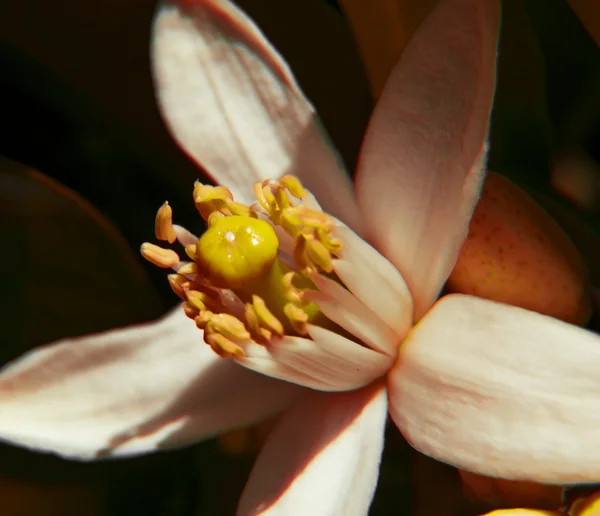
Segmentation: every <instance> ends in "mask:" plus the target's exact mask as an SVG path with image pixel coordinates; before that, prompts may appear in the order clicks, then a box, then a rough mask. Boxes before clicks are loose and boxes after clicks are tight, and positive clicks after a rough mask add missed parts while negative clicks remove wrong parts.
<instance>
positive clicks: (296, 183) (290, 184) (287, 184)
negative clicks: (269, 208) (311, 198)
mask: <svg viewBox="0 0 600 516" xmlns="http://www.w3.org/2000/svg"><path fill="white" fill-rule="evenodd" d="M279 182H280V183H281V185H282V186H283V187H284V188H286V189H287V190H288V191H289V192H290V193H291V194H292V195H293V196H294V197H296V199H303V198H304V197H306V190H305V189H304V187H303V186H302V183H301V182H300V180H299V179H298V178H297V177H296V176H289V175H288V176H283V177H282V178H281V179H280V180H279Z"/></svg>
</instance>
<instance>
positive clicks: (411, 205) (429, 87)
mask: <svg viewBox="0 0 600 516" xmlns="http://www.w3.org/2000/svg"><path fill="white" fill-rule="evenodd" d="M498 4H499V1H498V0H487V1H485V2H482V1H481V0H440V2H439V3H438V4H437V6H436V8H435V9H434V10H433V11H432V13H431V14H430V15H429V16H428V17H427V18H426V19H425V21H424V22H423V24H422V25H421V26H420V28H419V29H418V30H417V31H416V32H415V35H414V36H413V38H412V39H411V41H410V42H409V44H408V45H407V47H406V49H405V50H404V53H403V54H402V57H401V58H400V61H399V62H398V64H397V65H396V67H395V68H394V70H393V71H392V74H391V76H390V78H389V80H388V82H387V84H386V86H385V89H384V91H383V94H382V96H381V99H380V101H379V103H378V105H377V107H376V109H375V113H374V115H373V117H372V119H371V122H370V125H369V128H368V131H367V135H366V139H365V143H364V147H363V150H362V153H361V156H360V160H359V165H358V176H357V197H358V202H359V206H360V208H361V211H362V212H363V214H364V217H365V219H366V220H365V223H366V224H367V226H368V228H367V229H368V231H369V235H371V236H372V238H373V242H374V245H375V247H377V249H378V250H379V251H380V252H382V253H383V254H384V255H385V256H386V257H387V258H389V260H390V261H391V262H392V263H393V264H394V265H396V267H398V269H399V270H400V272H401V273H402V276H403V277H404V279H405V280H406V281H407V283H408V286H409V287H410V289H411V292H412V294H413V299H414V302H415V314H416V317H417V319H418V318H419V317H420V316H422V315H423V314H424V312H425V311H426V310H427V309H428V307H429V306H430V305H431V304H432V303H433V301H434V299H435V298H436V297H437V295H438V293H439V291H440V289H441V287H442V285H443V283H444V282H445V281H446V279H447V277H448V275H449V273H450V271H451V270H452V267H453V265H454V264H455V262H456V259H457V258H458V253H459V251H460V248H461V246H462V243H463V240H464V239H465V237H466V235H467V229H468V225H469V219H470V217H471V214H472V211H473V208H474V206H475V203H476V202H477V199H478V195H479V190H480V186H481V182H482V180H483V176H484V172H485V142H486V139H487V132H488V119H489V115H490V110H491V107H492V96H493V92H494V85H495V61H496V42H497V34H498V11H499V5H498Z"/></svg>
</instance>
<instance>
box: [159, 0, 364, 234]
mask: <svg viewBox="0 0 600 516" xmlns="http://www.w3.org/2000/svg"><path fill="white" fill-rule="evenodd" d="M152 57H153V59H152V66H153V73H154V78H155V83H156V88H157V95H158V100H159V104H160V108H161V110H162V113H163V115H164V117H165V120H166V122H167V123H168V125H169V128H170V129H171V132H172V134H173V136H174V137H175V139H176V140H177V141H178V143H179V144H180V145H181V146H182V147H183V149H184V150H185V151H186V152H187V153H189V154H190V155H191V156H192V157H193V158H194V159H195V160H196V161H197V162H198V163H199V164H200V165H201V166H202V167H205V168H206V170H207V172H208V173H209V174H210V175H211V176H212V177H213V178H214V179H215V180H216V181H217V182H219V183H221V184H223V185H225V186H227V187H228V188H230V189H231V190H232V192H233V193H234V195H235V196H236V200H238V201H241V202H244V203H250V202H252V201H253V200H254V196H253V195H252V188H251V187H252V185H253V183H255V182H256V181H262V180H263V179H265V178H271V179H275V178H278V177H280V176H282V175H284V174H295V175H297V176H298V177H300V179H302V181H303V182H304V184H305V186H306V187H307V188H308V189H310V190H311V191H312V192H313V193H315V194H316V195H317V197H318V199H319V201H320V202H321V204H322V205H323V206H324V207H325V208H326V209H327V210H328V211H330V212H331V213H333V214H335V215H337V216H338V217H340V218H341V219H343V220H344V221H345V222H346V223H348V224H350V225H351V226H353V227H357V226H358V224H359V222H360V220H359V218H358V214H357V210H356V208H355V203H354V197H353V192H352V185H351V183H350V180H349V178H348V176H347V174H346V172H345V170H344V167H343V164H342V162H341V159H340V158H339V156H338V154H337V152H336V151H335V150H334V149H333V148H332V145H331V142H330V141H329V138H328V136H327V135H326V133H325V131H324V129H323V127H322V126H321V123H320V122H319V120H318V118H317V116H316V114H315V112H314V109H313V107H312V106H311V105H310V103H309V102H308V101H307V100H306V98H305V97H304V95H303V94H302V92H301V91H300V89H299V87H298V85H297V84H296V81H295V79H294V77H293V76H292V73H291V72H290V70H289V68H288V66H287V64H286V63H285V62H284V61H283V59H282V58H281V56H280V55H279V54H278V53H277V51H276V50H275V49H274V48H273V47H272V46H271V45H270V43H269V42H268V41H267V40H266V39H265V37H264V36H263V34H262V33H261V32H260V30H259V29H258V27H256V25H254V23H253V22H252V21H251V20H250V19H249V18H248V17H247V16H246V15H245V14H244V13H242V12H241V11H240V10H239V9H237V7H235V6H234V5H233V4H232V3H231V2H228V1H227V0H179V1H177V0H172V1H169V2H165V3H164V4H163V5H162V6H161V7H160V9H159V11H158V13H157V15H156V18H155V21H154V33H153V39H152Z"/></svg>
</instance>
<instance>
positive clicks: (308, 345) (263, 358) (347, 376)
mask: <svg viewBox="0 0 600 516" xmlns="http://www.w3.org/2000/svg"><path fill="white" fill-rule="evenodd" d="M307 330H308V333H309V335H310V336H311V337H312V339H313V340H311V339H307V338H303V337H291V336H286V337H284V338H282V339H277V340H274V341H273V342H272V343H270V344H268V345H267V346H259V345H246V347H245V352H246V357H244V358H239V359H236V360H237V362H239V363H240V364H241V365H243V366H245V367H248V368H249V369H253V370H255V371H258V372H261V373H263V374H266V375H267V376H273V377H274V378H280V379H282V380H287V381H289V382H292V383H296V384H299V385H304V386H306V387H311V388H313V389H316V390H324V391H346V390H352V389H357V388H359V387H363V386H365V385H367V384H369V383H371V382H373V381H374V380H376V379H377V378H381V377H382V376H384V375H385V373H386V372H387V371H388V370H389V369H390V367H391V365H392V361H393V359H392V358H391V357H390V356H388V355H385V354H382V353H378V352H377V351H373V350H372V349H369V348H365V347H363V346H361V345H360V344H357V343H356V342H353V341H351V340H350V339H347V338H346V337H343V336H341V335H338V334H337V333H335V332H332V331H329V330H326V329H324V328H320V327H318V326H313V325H310V324H309V325H308V328H307Z"/></svg>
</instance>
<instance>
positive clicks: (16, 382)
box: [0, 308, 300, 459]
mask: <svg viewBox="0 0 600 516" xmlns="http://www.w3.org/2000/svg"><path fill="white" fill-rule="evenodd" d="M298 392H300V389H299V388H298V387H296V386H294V385H291V384H286V383H284V382H278V381H276V380H273V379H272V378H267V377H264V376H261V375H258V374H255V373H253V372H251V371H248V370H246V369H244V368H242V367H240V366H238V365H237V364H236V363H235V362H233V361H230V360H224V359H221V358H219V357H218V356H217V355H216V354H215V353H214V352H213V351H212V350H211V349H210V348H209V346H207V345H206V344H204V343H203V342H202V334H201V332H200V331H199V330H198V329H196V327H195V325H194V323H193V321H191V320H189V319H187V318H186V317H185V315H184V314H183V311H182V310H181V308H178V309H176V310H174V311H173V312H172V313H170V314H169V315H168V316H166V317H164V318H163V319H161V320H159V321H157V322H155V323H152V324H147V325H143V326H132V327H128V328H124V329H121V330H114V331H110V332H106V333H101V334H97V335H91V336H85V337H80V338H75V339H66V340H64V341H59V342H57V343H55V344H52V345H49V346H45V347H43V348H39V349H38V350H36V351H33V352H31V353H29V354H27V355H25V356H24V357H23V358H21V359H20V360H18V361H16V362H14V363H12V364H9V365H8V366H7V367H6V368H5V369H4V370H3V371H2V372H1V374H0V439H2V440H6V441H9V442H12V443H15V444H18V445H23V446H27V447H30V448H34V449H38V450H43V451H51V452H55V453H57V454H59V455H63V456H66V457H74V458H80V459H89V458H93V457H95V456H99V455H107V454H111V455H131V454H137V453H143V452H147V451H150V450H153V449H156V448H158V447H162V446H179V445H183V444H186V443H189V442H192V441H195V440H198V439H201V438H205V437H208V436H212V435H214V434H216V433H219V432H220V431H223V430H225V429H227V428H231V427H235V426H241V425H246V424H249V423H252V422H255V421H258V420H260V419H262V418H264V417H267V416H269V415H271V414H273V413H275V412H276V411H278V410H280V409H282V408H283V407H284V406H286V404H287V403H289V402H290V400H291V399H292V398H293V397H294V396H295V395H296V394H297V393H298Z"/></svg>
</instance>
